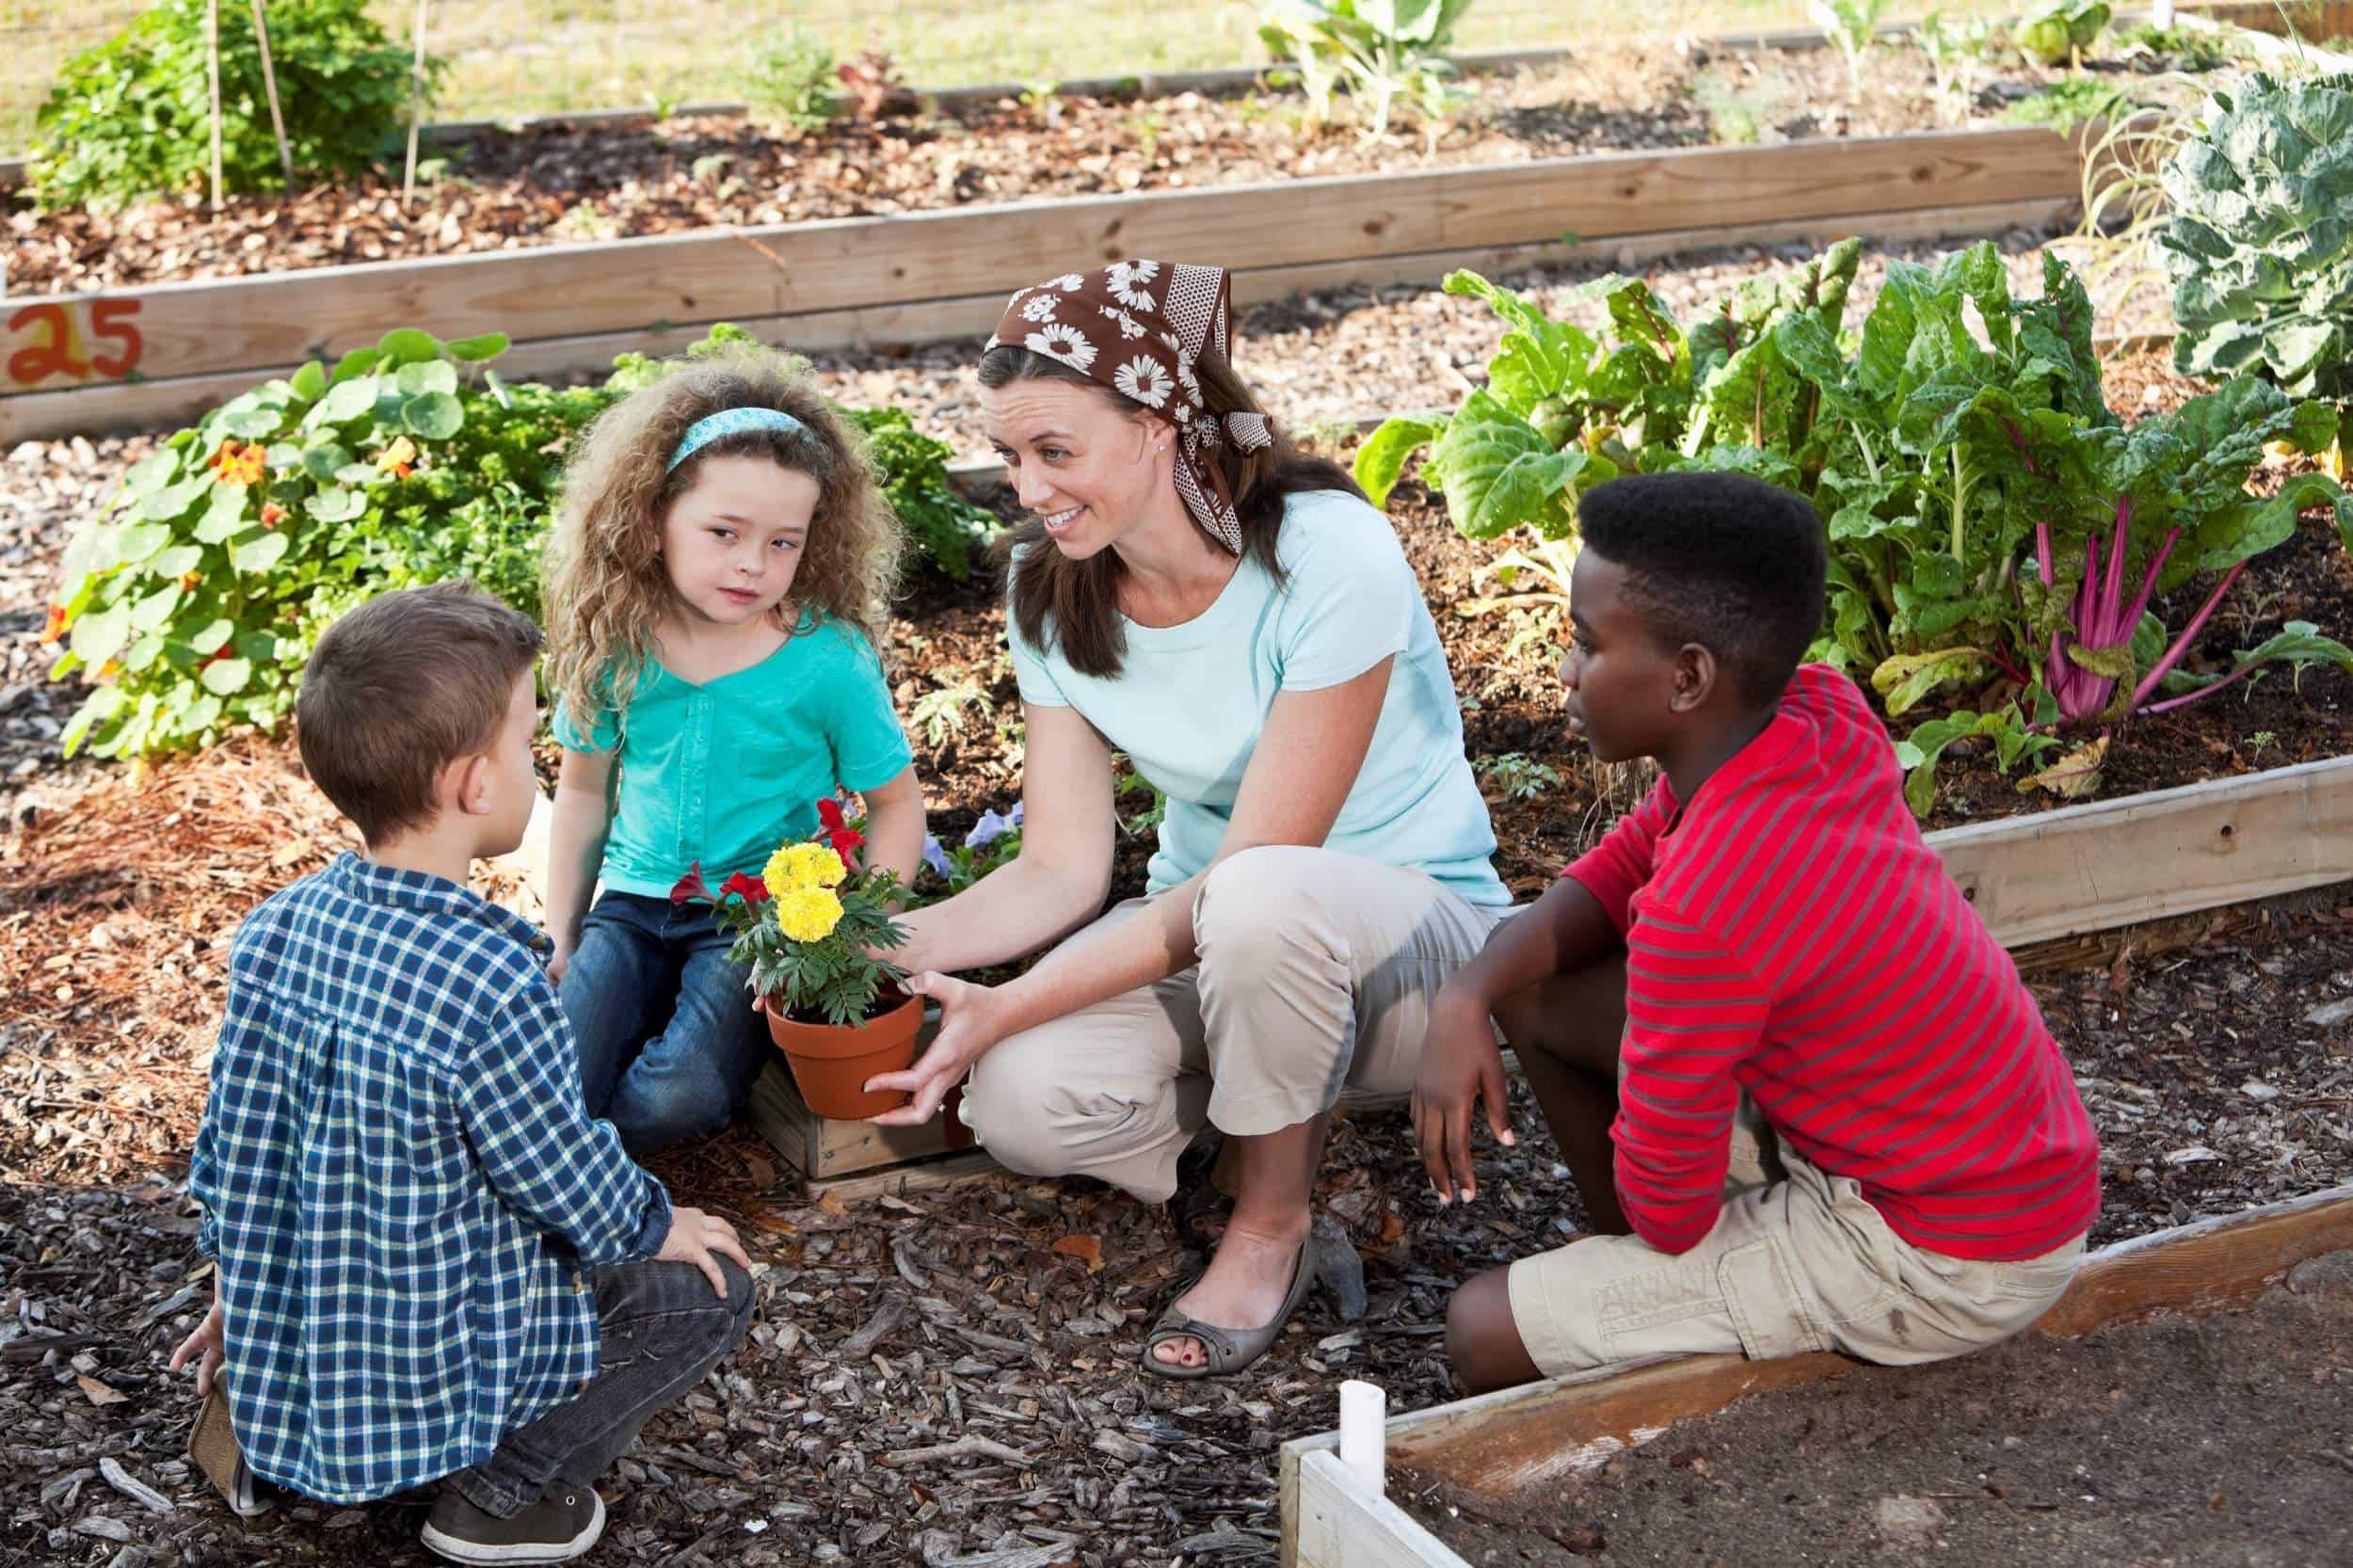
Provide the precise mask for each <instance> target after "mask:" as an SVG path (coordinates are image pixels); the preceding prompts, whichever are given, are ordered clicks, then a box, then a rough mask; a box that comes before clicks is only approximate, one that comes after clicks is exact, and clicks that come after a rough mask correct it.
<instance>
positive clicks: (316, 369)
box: [287, 360, 327, 403]
mask: <svg viewBox="0 0 2353 1568" xmlns="http://www.w3.org/2000/svg"><path fill="white" fill-rule="evenodd" d="M287 385H289V386H291V387H292V388H294V393H295V395H296V397H299V398H300V399H302V400H303V401H304V402H305V403H315V402H317V401H318V399H319V395H320V394H321V393H323V392H326V391H327V367H326V366H325V365H322V364H320V363H319V362H318V361H317V360H304V361H303V363H302V368H300V369H299V370H297V371H296V372H295V373H294V375H293V376H292V377H291V378H290V379H289V380H288V382H287Z"/></svg>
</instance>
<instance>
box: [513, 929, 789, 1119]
mask: <svg viewBox="0 0 2353 1568" xmlns="http://www.w3.org/2000/svg"><path fill="white" fill-rule="evenodd" d="M733 942H734V938H732V937H730V936H728V934H727V933H726V932H724V931H721V930H720V929H719V927H718V924H717V922H716V921H714V920H712V916H711V910H710V908H709V907H708V906H707V905H703V904H682V905H681V904H672V903H671V902H670V901H669V900H668V899H660V898H647V897H645V896H644V895H643V894H639V893H607V894H605V895H604V896H603V897H602V898H600V899H599V900H597V902H596V905H595V907H593V908H591V909H590V910H589V911H588V917H587V919H586V920H584V921H582V922H581V928H580V944H579V946H578V947H577V948H576V949H575V950H574V951H573V952H572V956H571V961H570V963H569V964H568V965H567V966H566V967H565V969H564V980H563V984H561V985H559V986H558V987H557V991H558V994H559V995H561V996H562V998H563V1000H564V1016H565V1018H566V1020H567V1021H568V1022H569V1023H570V1024H571V1026H572V1037H573V1038H574V1039H575V1040H577V1041H578V1042H579V1049H580V1087H581V1095H582V1097H583V1099H584V1101H585V1102H586V1104H587V1107H588V1114H590V1115H591V1116H597V1117H600V1118H602V1119H604V1120H607V1121H610V1122H611V1123H612V1124H613V1125H614V1127H615V1128H617V1129H619V1131H620V1134H621V1146H622V1147H624V1148H626V1149H628V1150H629V1152H630V1153H631V1154H632V1155H636V1156H639V1157H641V1158H642V1157H643V1156H645V1155H648V1154H650V1153H652V1152H653V1151H654V1150H656V1149H659V1148H664V1147H666V1146H667V1145H669V1144H675V1143H679V1142H680V1141H681V1140H683V1139H687V1138H694V1137H697V1136H699V1135H701V1134H703V1133H706V1132H715V1131H717V1130H718V1129H719V1128H723V1127H725V1126H727V1125H728V1122H730V1121H732V1120H733V1119H734V1118H735V1115H736V1113H737V1112H739V1111H741V1110H742V1109H743V1107H744V1101H745V1100H747V1099H749V1098H750V1097H751V1092H752V1080H754V1079H756V1078H758V1077H759V1076H760V1067H761V1066H762V1065H764V1064H766V1063H767V1062H768V1060H769V1058H770V1057H772V1056H773V1055H775V1053H776V1047H775V1046H773V1045H772V1044H770V1043H769V1039H768V1026H767V1024H766V1022H765V1021H764V1020H762V1019H761V1017H760V1015H759V1014H757V1013H755V1012H753V1011H752V994H751V992H750V990H749V989H747V988H746V987H745V984H744V980H745V975H744V970H743V969H742V968H738V967H737V966H736V965H733V964H730V963H728V956H727V955H728V948H729V947H730V946H732V945H733Z"/></svg>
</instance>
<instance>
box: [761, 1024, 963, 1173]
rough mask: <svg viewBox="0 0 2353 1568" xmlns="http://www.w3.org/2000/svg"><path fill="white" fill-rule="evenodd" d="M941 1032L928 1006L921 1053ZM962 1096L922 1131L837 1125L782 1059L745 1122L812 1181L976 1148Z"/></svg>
mask: <svg viewBox="0 0 2353 1568" xmlns="http://www.w3.org/2000/svg"><path fill="white" fill-rule="evenodd" d="M938 1032H939V1010H938V1009H937V1008H936V1007H932V1006H930V1005H928V1004H927V1005H926V1006H925V1007H924V1010H923V1027H922V1029H921V1030H920V1032H918V1033H917V1034H916V1036H915V1048H916V1050H917V1051H918V1052H919V1053H920V1051H921V1050H922V1049H923V1048H924V1047H926V1046H928V1045H930V1044H931V1043H932V1037H933V1036H934V1035H936V1034H937V1033H938ZM960 1098H961V1096H960V1095H959V1094H958V1092H957V1091H954V1090H951V1091H949V1095H948V1099H947V1101H946V1103H945V1104H943V1105H942V1106H941V1107H940V1112H939V1114H938V1115H936V1116H935V1117H933V1118H932V1119H931V1120H930V1121H928V1122H926V1123H924V1124H923V1125H922V1126H920V1127H876V1126H875V1125H874V1124H873V1123H872V1122H837V1121H834V1120H831V1119H830V1118H828V1117H824V1116H820V1115H819V1114H817V1112H814V1111H811V1110H810V1109H809V1108H808V1106H807V1105H806V1104H805V1103H803V1101H802V1099H801V1096H800V1092H799V1091H798V1090H797V1089H795V1088H793V1086H792V1071H791V1069H789V1068H788V1067H786V1066H785V1064H784V1060H783V1058H782V1057H778V1058H777V1059H776V1061H774V1062H771V1063H769V1064H768V1065H767V1066H766V1067H765V1068H764V1069H762V1071H761V1072H760V1081H759V1082H757V1083H755V1084H754V1085H753V1086H752V1102H751V1106H750V1108H749V1109H748V1110H746V1111H745V1112H744V1119H745V1120H746V1121H748V1122H750V1123H751V1124H752V1127H753V1128H754V1129H756V1130H757V1131H758V1132H759V1133H760V1136H761V1137H762V1138H765V1139H767V1140H768V1142H769V1143H770V1144H774V1145H775V1147H776V1152H777V1153H778V1154H780V1155H782V1156H784V1158H785V1159H786V1160H788V1161H790V1162H791V1164H792V1168H793V1169H794V1170H796V1171H798V1172H800V1173H801V1175H803V1176H807V1177H808V1179H809V1180H811V1181H820V1180H826V1179H830V1178H834V1177H840V1176H851V1175H854V1174H856V1173H858V1172H863V1171H872V1170H875V1169H877V1168H878V1167H881V1166H886V1165H896V1164H899V1163H901V1162H902V1161H904V1160H922V1159H926V1158H928V1157H930V1156H933V1155H940V1154H952V1153H954V1152H956V1151H957V1150H961V1149H969V1148H971V1147H972V1130H971V1128H968V1127H966V1126H965V1125H964V1123H963V1122H961V1121H959V1120H958V1119H957V1117H956V1109H957V1102H958V1100H959V1099H960Z"/></svg>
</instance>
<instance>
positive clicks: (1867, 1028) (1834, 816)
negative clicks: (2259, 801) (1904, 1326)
mask: <svg viewBox="0 0 2353 1568" xmlns="http://www.w3.org/2000/svg"><path fill="white" fill-rule="evenodd" d="M1902 782H1903V780H1902V772H1901V769H1900V768H1898V766H1897V762H1896V757H1895V752H1894V749H1893V747H1891V746H1890V745H1889V744H1888V739H1887V732H1886V730H1885V729H1884V728H1881V724H1880V721H1879V719H1878V717H1877V715H1875V714H1874V713H1873V712H1871V710H1870V708H1869V706H1868V705H1867V704H1865V701H1864V700H1863V695H1862V693H1860V692H1859V691H1857V690H1856V689H1855V687H1854V684H1853V682H1852V681H1850V680H1848V679H1847V678H1846V677H1845V676H1843V675H1841V674H1839V673H1838V672H1837V671H1835V670H1833V669H1831V668H1829V667H1827V666H1825V665H1819V664H1808V665H1805V666H1802V667H1801V668H1800V669H1799V671H1798V672H1797V675H1796V677H1795V678H1794V679H1793V680H1791V682H1790V685H1789V689H1788V691H1787V692H1786V693H1785V695H1784V696H1783V697H1782V700H1781V705H1780V710H1779V712H1777V713H1776V714H1775V715H1774V717H1773V719H1772V720H1771V722H1770V723H1769V724H1768V725H1767V726H1766V728H1765V729H1764V730H1763V732H1762V733H1760V734H1759V735H1758V736H1757V737H1756V739H1755V740H1753V741H1752V742H1750V743H1749V744H1748V745H1747V746H1746V747H1744V748H1742V750H1741V751H1740V753H1739V754H1738V755H1737V756H1736V757H1735V758H1733V759H1732V760H1731V761H1729V762H1727V763H1725V764H1724V765H1723V766H1722V767H1721V768H1720V769H1718V770H1717V772H1716V773H1715V774H1713V775H1712V776H1709V778H1708V779H1707V781H1706V782H1705V784H1703V785H1702V786H1701V787H1700V788H1699V789H1698V790H1697V791H1695V792H1693V795H1692V799H1691V801H1690V803H1689V805H1688V806H1682V805H1679V803H1678V802H1677V801H1676V799H1675V795H1674V791H1673V787H1672V786H1671V785H1670V784H1669V783H1668V782H1667V780H1665V779H1664V778H1661V779H1660V780H1659V782H1658V786H1657V789H1655V790H1654V791H1652V792H1651V794H1650V797H1649V798H1648V799H1647V800H1645V801H1644V802H1643V803H1642V804H1641V807H1640V808H1637V809H1636V810H1635V811H1634V812H1633V813H1632V814H1631V815H1629V816H1627V817H1626V818H1625V819H1624V820H1623V821H1621V822H1620V823H1619V824H1618V825H1617V826H1616V827H1615V828H1614V829H1612V830H1611V832H1610V833H1609V836H1608V837H1607V838H1606V839H1604V840H1602V842H1601V843H1600V844H1599V845H1597V846H1596V847H1595V848H1594V849H1593V850H1592V851H1591V852H1590V853H1588V854H1586V855H1584V856H1580V857H1579V858H1578V859H1577V862H1576V864H1574V865H1572V866H1570V867H1569V868H1568V870H1567V871H1566V872H1563V873H1562V874H1564V875H1568V876H1573V877H1575V878H1577V881H1578V882H1580V883H1582V884H1584V886H1585V887H1586V888H1589V889H1590V890H1591V891H1592V892H1593V895H1594V896H1595V897H1596V898H1598V899H1599V900H1600V901H1601V904H1602V906H1603V907H1604V908H1605V909H1607V910H1608V911H1609V917H1610V919H1611V920H1614V921H1615V922H1616V923H1617V926H1618V929H1619V930H1620V931H1621V932H1622V933H1624V934H1625V942H1626V952H1627V956H1626V1016H1627V1031H1626V1037H1625V1046H1624V1048H1623V1049H1624V1056H1625V1060H1624V1063H1623V1067H1624V1071H1623V1074H1622V1077H1623V1091H1622V1096H1621V1099H1620V1105H1619V1111H1618V1118H1617V1121H1616V1123H1615V1125H1614V1126H1613V1127H1612V1128H1611V1136H1612V1137H1613V1138H1614V1139H1615V1141H1616V1143H1617V1181H1618V1193H1619V1197H1620V1199H1621V1200H1622V1201H1623V1202H1624V1204H1625V1211H1626V1217H1627V1218H1628V1219H1629V1220H1630V1221H1631V1222H1632V1223H1633V1224H1634V1228H1635V1230H1636V1231H1637V1232H1638V1233H1639V1234H1641V1237H1642V1238H1643V1240H1647V1241H1649V1242H1650V1243H1651V1244H1652V1245H1654V1246H1656V1247H1658V1248H1659V1249H1661V1250H1662V1251H1666V1252H1678V1253H1679V1252H1683V1251H1685V1250H1687V1249H1688V1248H1689V1247H1691V1246H1693V1245H1695V1244H1697V1243H1698V1242H1699V1241H1700V1240H1701V1239H1702V1238H1704V1237H1705V1236H1706V1234H1707V1233H1708V1231H1709V1229H1710V1228H1712V1227H1713V1226H1714V1224H1715V1223H1716V1216H1717V1213H1718V1210H1719V1209H1720V1208H1721V1205H1722V1198H1723V1180H1724V1171H1725V1166H1726V1164H1727V1162H1728V1159H1729V1152H1728V1151H1729V1139H1730V1132H1731V1126H1732V1116H1733V1109H1734V1106H1735V1105H1736V1103H1737V1099H1738V1094H1739V1091H1740V1090H1742V1089H1746V1090H1747V1091H1748V1092H1749V1093H1750V1094H1751V1095H1752V1096H1753V1097H1754V1098H1755V1100H1756V1103H1757V1106H1758V1108H1759V1109H1760V1110H1761V1111H1762V1112H1764V1114H1765V1116H1766V1119H1767V1120H1769V1122H1770V1123H1771V1124H1772V1125H1773V1128H1774V1129H1775V1130H1776V1131H1777V1132H1778V1133H1779V1134H1780V1135H1781V1137H1782V1138H1783V1139H1784V1140H1785V1141H1786V1142H1787V1143H1788V1144H1790V1145H1791V1146H1793V1147H1794V1148H1795V1149H1796V1150H1797V1151H1798V1152H1799V1153H1800V1154H1801V1155H1803V1156H1804V1157H1805V1158H1806V1159H1807V1160H1812V1161H1813V1162H1814V1163H1815V1164H1816V1165H1817V1166H1819V1167H1820V1168H1821V1169H1822V1170H1823V1171H1825V1172H1827V1173H1829V1174H1830V1175H1831V1176H1851V1177H1853V1178H1855V1179H1856V1180H1857V1181H1859V1182H1860V1183H1861V1184H1862V1188H1863V1195H1864V1196H1865V1199H1867V1200H1868V1201H1869V1202H1870V1203H1871V1204H1872V1205H1873V1206H1874V1207H1875V1208H1878V1209H1879V1211H1880V1212H1881V1215H1883V1216H1884V1217H1885V1218H1886V1220H1887V1223H1888V1224H1889V1225H1890V1227H1892V1228H1893V1229H1894V1230H1895V1231H1896V1233H1897V1235H1899V1236H1901V1237H1903V1238H1904V1239H1905V1240H1909V1241H1911V1242H1912V1243H1913V1245H1915V1246H1920V1247H1926V1248H1928V1249H1929V1250H1931V1251H1934V1252H1940V1253H1945V1254H1948V1255H1951V1256H1959V1257H1974V1258H2014V1257H2031V1256H2035V1255H2037V1254H2039V1253H2043V1252H2048V1251H2050V1250H2051V1249H2052V1248H2054V1247H2057V1246H2058V1245H2060V1244H2061V1243H2062V1242H2064V1241H2066V1240H2069V1239H2071V1238H2073V1237H2074V1236H2076V1235H2079V1234H2081V1233H2082V1232H2083V1231H2084V1230H2085V1229H2087V1228H2088V1227H2089V1225H2090V1224H2091V1222H2092V1220H2093V1219H2094V1218H2095V1217H2096V1216H2097V1214H2098V1213H2099V1208H2100V1188H2099V1144H2098V1142H2097V1139H2096V1136H2095V1134H2094V1133H2093V1131H2092V1127H2091V1119H2090V1117H2089V1115H2088V1114H2087V1113H2086V1112H2085V1111H2084V1106H2083V1100H2082V1098H2081V1096H2078V1095H2077V1094H2076V1092H2075V1080H2074V1077H2073V1073H2071V1072H2070V1071H2069V1069H2068V1066H2067V1063H2066V1062H2065V1060H2064V1059H2063V1058H2062V1057H2061V1056H2060V1054H2059V1050H2058V1047H2057V1044H2056V1043H2055V1042H2054V1041H2053V1040H2052V1038H2051V1034H2050V1032H2049V1030H2047V1029H2046V1028H2045V1027H2044V1026H2043V1022H2042V1016H2041V1011H2040V1010H2039V1009H2038V1008H2037V1007H2036V1005H2035V1001H2034V998H2033V996H2032V995H2031V994H2030V993H2029V992H2028V991H2027V990H2026V988H2025V984H2022V983H2021V982H2020V980H2019V978H2018V968H2017V966H2016V965H2015V964H2014V963H2012V962H2011V960H2010V957H2009V953H2007V952H2004V951H2003V950H2002V948H2001V946H2000V944H1999V943H1997V942H1995V941H1994V939H1993V935H1992V934H1991V933H1990V932H1988V931H1987V930H1986V927H1985V922H1984V921H1983V920H1980V919H1978V917H1977V911H1976V910H1975V909H1973V908H1971V907H1970V905H1969V903H1968V901H1967V900H1966V899H1964V898H1963V897H1962V896H1961V889H1960V888H1959V887H1958V886H1956V885H1955V884H1954V882H1953V879H1952V878H1951V877H1950V876H1948V875H1946V874H1945V868H1944V864H1943V862H1942V861H1940V860H1939V859H1938V858H1937V856H1936V852H1935V851H1934V850H1932V849H1930V848H1929V846H1928V844H1927V843H1926V841H1925V840H1923V839H1922V838H1921V836H1920V829H1919V826H1918V824H1916V823H1914V821H1913V817H1912V813H1911V811H1910V810H1909V809H1908V808H1906V806H1905V805H1904V801H1903V792H1902Z"/></svg>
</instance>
